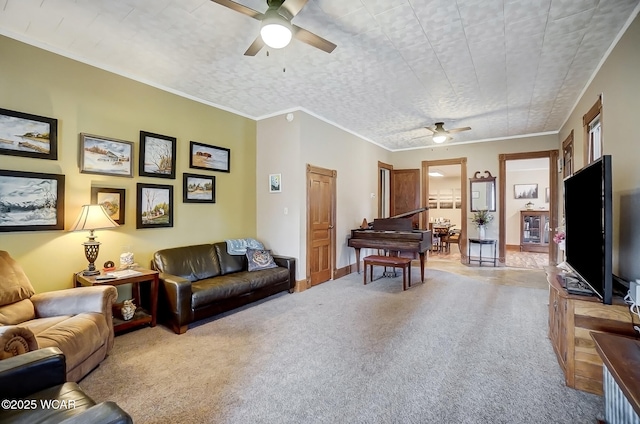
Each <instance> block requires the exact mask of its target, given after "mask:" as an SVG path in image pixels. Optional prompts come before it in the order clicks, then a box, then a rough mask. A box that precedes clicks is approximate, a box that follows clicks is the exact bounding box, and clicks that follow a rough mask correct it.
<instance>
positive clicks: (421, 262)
mask: <svg viewBox="0 0 640 424" xmlns="http://www.w3.org/2000/svg"><path fill="white" fill-rule="evenodd" d="M424 254H425V252H420V281H421V282H423V283H424Z"/></svg>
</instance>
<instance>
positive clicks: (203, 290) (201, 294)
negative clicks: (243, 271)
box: [191, 273, 251, 309]
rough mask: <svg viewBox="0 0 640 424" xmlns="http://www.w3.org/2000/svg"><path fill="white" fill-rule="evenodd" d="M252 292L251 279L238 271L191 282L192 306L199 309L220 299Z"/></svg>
mask: <svg viewBox="0 0 640 424" xmlns="http://www.w3.org/2000/svg"><path fill="white" fill-rule="evenodd" d="M249 292H251V281H250V280H249V279H248V278H241V277H240V276H239V275H238V273H234V274H231V275H220V276H218V277H216V278H208V279H206V280H200V281H197V282H195V283H193V284H191V308H192V309H197V308H200V307H203V306H207V305H209V304H211V303H213V302H216V301H218V300H223V299H228V298H231V297H235V296H241V295H243V294H245V293H249Z"/></svg>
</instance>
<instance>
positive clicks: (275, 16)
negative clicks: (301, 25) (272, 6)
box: [260, 10, 292, 49]
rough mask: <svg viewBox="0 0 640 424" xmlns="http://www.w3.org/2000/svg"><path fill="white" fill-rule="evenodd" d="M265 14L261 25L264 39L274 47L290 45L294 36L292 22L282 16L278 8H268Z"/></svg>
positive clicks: (279, 47)
mask: <svg viewBox="0 0 640 424" xmlns="http://www.w3.org/2000/svg"><path fill="white" fill-rule="evenodd" d="M265 15H266V16H265V18H264V19H263V20H262V26H261V27H260V36H261V37H262V41H264V43H265V44H266V45H267V46H269V47H271V48H273V49H281V48H283V47H286V46H288V45H289V43H290V42H291V36H292V33H291V23H290V22H289V21H287V20H286V19H285V18H283V17H282V16H280V14H279V13H278V12H277V11H276V10H268V11H267V12H266V13H265Z"/></svg>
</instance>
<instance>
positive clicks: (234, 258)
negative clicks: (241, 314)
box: [151, 242, 296, 334]
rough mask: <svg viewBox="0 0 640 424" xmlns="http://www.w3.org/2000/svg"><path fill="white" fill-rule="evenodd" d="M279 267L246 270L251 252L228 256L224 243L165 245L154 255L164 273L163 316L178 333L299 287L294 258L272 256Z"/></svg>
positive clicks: (158, 266)
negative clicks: (190, 326)
mask: <svg viewBox="0 0 640 424" xmlns="http://www.w3.org/2000/svg"><path fill="white" fill-rule="evenodd" d="M273 258H274V260H275V263H276V265H278V266H277V267H274V268H269V269H260V270H257V271H248V261H247V257H246V256H244V255H230V254H229V253H228V252H227V244H226V242H218V243H213V244H200V245H193V246H183V247H175V248H170V249H163V250H159V251H157V252H155V253H154V254H153V260H152V264H151V266H152V268H154V269H156V270H157V271H159V272H160V295H159V299H158V303H159V305H158V310H159V314H160V319H161V320H162V321H164V322H166V323H167V324H168V325H169V326H170V327H171V328H172V329H173V331H175V332H176V333H177V334H182V333H184V332H186V331H187V329H188V326H189V324H190V323H193V322H195V321H198V320H201V319H203V318H207V317H211V316H213V315H216V314H219V313H222V312H225V311H229V310H231V309H234V308H237V307H239V306H242V305H246V304H248V303H251V302H254V301H256V300H259V299H263V298H265V297H268V296H271V295H273V294H276V293H279V292H282V291H285V290H288V291H289V292H290V293H291V292H293V289H294V287H295V268H296V262H295V258H291V257H285V256H276V255H274V256H273Z"/></svg>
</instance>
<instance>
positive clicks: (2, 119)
mask: <svg viewBox="0 0 640 424" xmlns="http://www.w3.org/2000/svg"><path fill="white" fill-rule="evenodd" d="M0 154H3V155H13V156H24V157H30V158H39V159H52V160H55V159H58V120H57V119H53V118H45V117H44V116H38V115H31V114H29V113H23V112H15V111H12V110H7V109H0Z"/></svg>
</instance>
